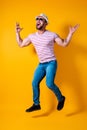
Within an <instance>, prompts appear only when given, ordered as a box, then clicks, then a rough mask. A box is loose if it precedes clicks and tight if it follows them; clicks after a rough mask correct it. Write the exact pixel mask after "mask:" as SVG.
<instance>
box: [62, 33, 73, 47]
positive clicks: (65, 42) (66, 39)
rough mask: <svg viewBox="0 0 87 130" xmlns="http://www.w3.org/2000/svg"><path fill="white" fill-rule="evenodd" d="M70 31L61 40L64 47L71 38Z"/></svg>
mask: <svg viewBox="0 0 87 130" xmlns="http://www.w3.org/2000/svg"><path fill="white" fill-rule="evenodd" d="M72 35H73V34H72V33H69V34H68V36H67V37H66V38H65V39H64V40H63V46H64V47H66V46H68V44H69V43H70V40H71V38H72Z"/></svg>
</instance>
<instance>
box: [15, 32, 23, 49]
mask: <svg viewBox="0 0 87 130" xmlns="http://www.w3.org/2000/svg"><path fill="white" fill-rule="evenodd" d="M16 40H17V43H18V45H19V46H20V47H21V45H22V42H23V40H22V38H21V37H20V33H18V32H16Z"/></svg>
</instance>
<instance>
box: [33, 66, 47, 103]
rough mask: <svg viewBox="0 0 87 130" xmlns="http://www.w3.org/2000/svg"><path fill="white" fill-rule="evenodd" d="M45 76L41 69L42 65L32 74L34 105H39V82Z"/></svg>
mask: <svg viewBox="0 0 87 130" xmlns="http://www.w3.org/2000/svg"><path fill="white" fill-rule="evenodd" d="M44 76H45V70H44V69H43V67H42V65H40V64H39V65H38V67H37V69H36V71H35V73H34V78H33V81H32V87H33V102H34V104H36V105H37V104H39V103H40V101H39V96H40V88H39V84H40V82H41V80H42V79H43V78H44Z"/></svg>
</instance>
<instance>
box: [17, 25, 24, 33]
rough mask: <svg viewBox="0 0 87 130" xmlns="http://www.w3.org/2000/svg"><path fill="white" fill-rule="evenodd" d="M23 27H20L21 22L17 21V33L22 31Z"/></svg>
mask: <svg viewBox="0 0 87 130" xmlns="http://www.w3.org/2000/svg"><path fill="white" fill-rule="evenodd" d="M22 29H23V28H20V25H19V23H16V33H20V31H21V30H22Z"/></svg>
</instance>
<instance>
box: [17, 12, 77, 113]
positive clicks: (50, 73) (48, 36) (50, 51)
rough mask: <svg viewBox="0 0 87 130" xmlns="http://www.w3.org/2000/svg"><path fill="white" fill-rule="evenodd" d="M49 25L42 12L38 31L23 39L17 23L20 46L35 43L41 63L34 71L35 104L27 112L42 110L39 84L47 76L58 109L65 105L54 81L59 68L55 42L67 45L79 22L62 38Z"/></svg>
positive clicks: (38, 22) (37, 21)
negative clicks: (49, 29)
mask: <svg viewBox="0 0 87 130" xmlns="http://www.w3.org/2000/svg"><path fill="white" fill-rule="evenodd" d="M47 25H48V18H47V16H46V15H45V14H40V15H38V16H37V17H36V29H37V32H35V33H33V34H30V35H29V36H28V37H27V38H25V39H22V38H21V36H20V32H21V30H22V28H20V25H19V24H18V23H16V39H17V42H18V45H19V46H20V47H25V46H28V45H30V43H32V44H33V46H34V47H35V50H36V53H37V55H38V58H39V65H38V67H37V69H36V71H35V73H34V78H33V82H32V86H33V102H34V104H33V105H32V106H31V107H29V108H28V109H27V110H26V112H32V111H35V110H40V109H41V106H40V100H39V97H40V88H39V84H40V82H41V81H42V79H43V78H44V77H45V76H46V85H47V86H48V88H49V89H50V90H52V91H53V92H54V94H55V95H56V97H57V100H58V105H57V110H61V109H62V108H63V106H64V102H65V96H63V95H62V93H61V91H60V90H59V88H58V86H56V84H55V83H54V79H55V75H56V69H57V61H56V57H55V55H54V43H55V42H56V43H57V44H58V45H60V46H63V47H66V46H67V45H68V44H69V42H70V40H71V37H72V35H73V33H74V32H75V31H76V30H77V28H78V26H79V25H78V24H77V25H76V26H74V27H70V28H69V33H68V36H67V37H66V39H62V38H60V36H59V35H57V34H56V33H53V32H50V31H48V30H46V26H47Z"/></svg>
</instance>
